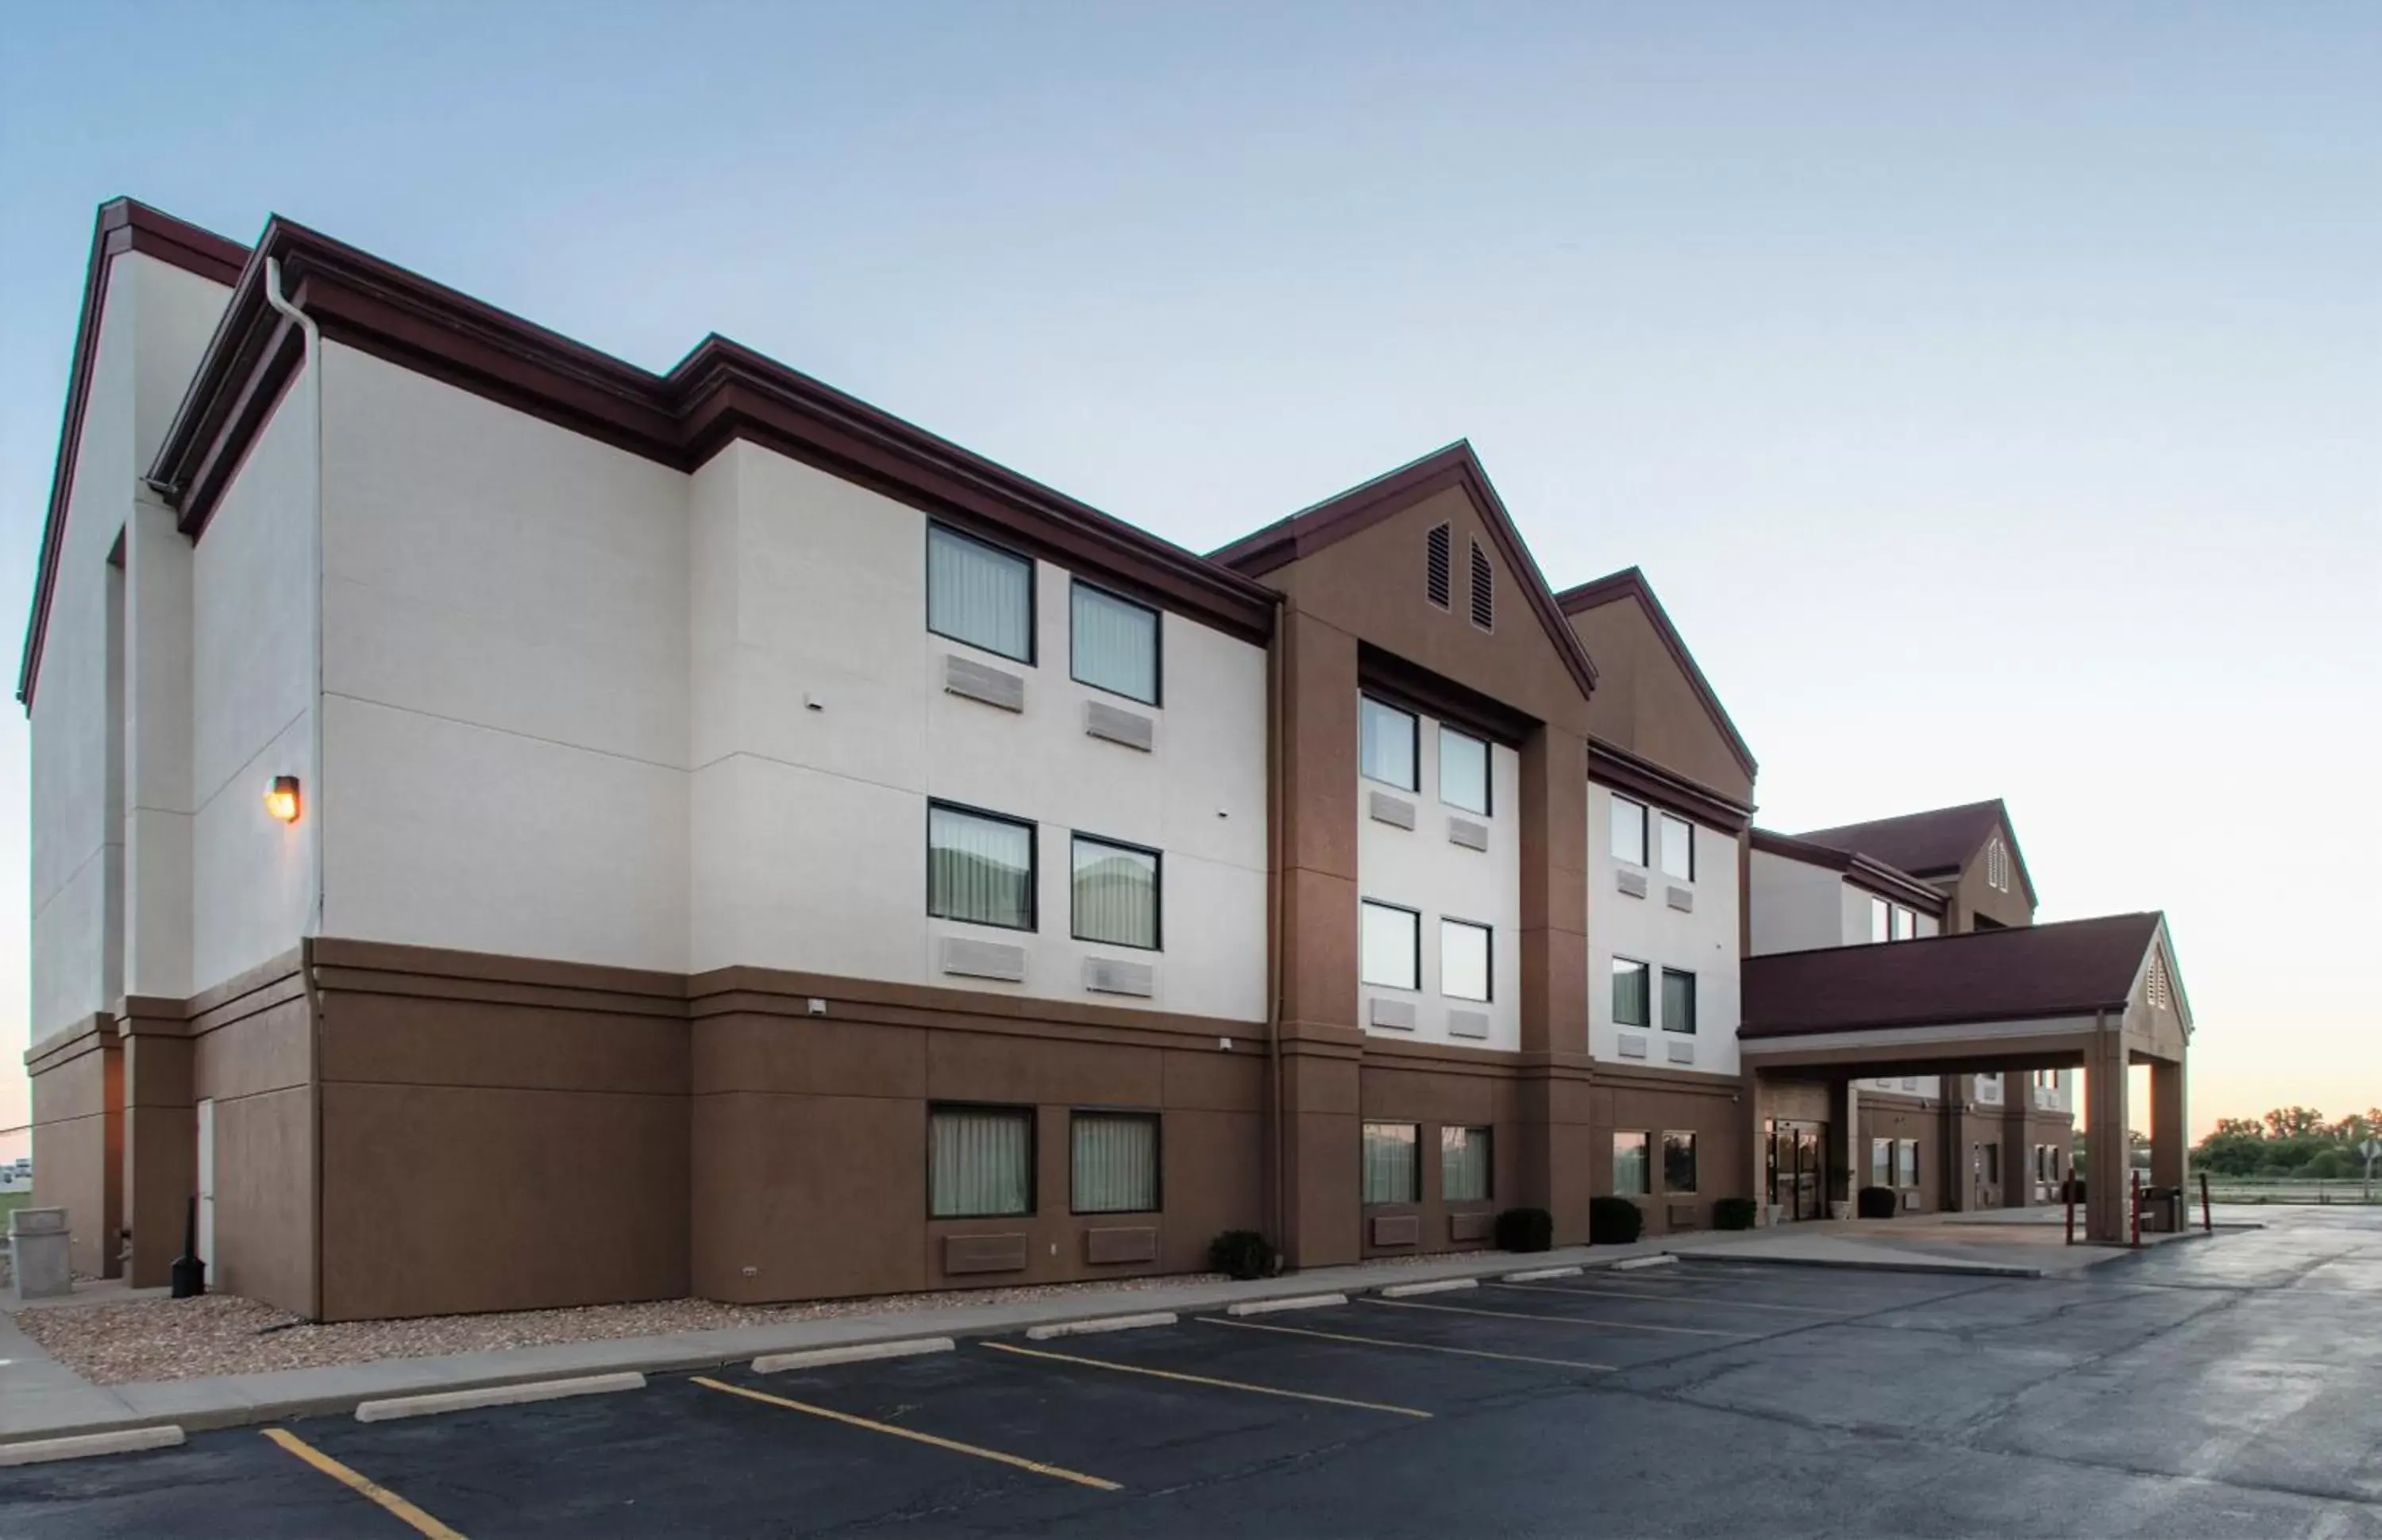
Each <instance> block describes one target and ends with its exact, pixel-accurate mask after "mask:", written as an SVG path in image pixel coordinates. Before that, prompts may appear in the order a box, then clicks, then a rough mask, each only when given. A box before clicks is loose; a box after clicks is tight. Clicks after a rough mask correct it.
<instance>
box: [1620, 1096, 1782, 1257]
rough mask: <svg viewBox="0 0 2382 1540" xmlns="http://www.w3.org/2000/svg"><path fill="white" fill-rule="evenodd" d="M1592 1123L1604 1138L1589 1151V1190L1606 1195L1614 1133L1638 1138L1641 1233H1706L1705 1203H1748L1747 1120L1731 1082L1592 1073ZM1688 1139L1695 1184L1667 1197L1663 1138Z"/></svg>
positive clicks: (1709, 1220)
mask: <svg viewBox="0 0 2382 1540" xmlns="http://www.w3.org/2000/svg"><path fill="white" fill-rule="evenodd" d="M1595 1106H1596V1112H1595V1122H1596V1126H1597V1127H1598V1129H1599V1130H1600V1131H1602V1133H1603V1134H1604V1135H1605V1137H1603V1138H1602V1139H1601V1140H1600V1141H1599V1142H1598V1144H1599V1147H1598V1149H1597V1151H1596V1158H1597V1162H1598V1166H1597V1177H1596V1182H1597V1185H1596V1191H1597V1192H1612V1191H1613V1190H1614V1183H1613V1140H1612V1137H1611V1135H1612V1134H1614V1133H1645V1134H1647V1135H1649V1136H1650V1137H1649V1138H1648V1140H1647V1149H1648V1156H1647V1163H1648V1167H1649V1174H1648V1179H1647V1184H1648V1186H1649V1187H1650V1188H1651V1190H1652V1191H1651V1192H1648V1193H1646V1194H1644V1195H1642V1196H1640V1195H1637V1194H1632V1196H1635V1197H1637V1199H1638V1205H1639V1209H1640V1210H1642V1211H1643V1212H1644V1214H1645V1216H1646V1229H1645V1233H1647V1234H1649V1235H1670V1234H1675V1233H1677V1232H1680V1231H1684V1230H1696V1229H1710V1228H1712V1224H1713V1204H1714V1203H1715V1202H1717V1201H1718V1200H1719V1199H1722V1198H1750V1197H1752V1196H1753V1194H1752V1193H1751V1192H1748V1191H1747V1190H1746V1180H1747V1175H1748V1173H1749V1172H1750V1170H1751V1166H1750V1155H1749V1154H1748V1152H1747V1148H1746V1142H1747V1138H1748V1130H1749V1129H1750V1127H1751V1126H1752V1121H1751V1118H1750V1116H1749V1114H1748V1113H1747V1110H1746V1108H1745V1106H1744V1093H1743V1089H1742V1087H1741V1085H1740V1083H1739V1082H1736V1081H1718V1082H1710V1081H1699V1080H1695V1079H1691V1078H1689V1077H1688V1076H1684V1075H1680V1076H1662V1075H1657V1074H1654V1073H1651V1072H1649V1071H1645V1070H1639V1071H1635V1072H1633V1071H1631V1070H1627V1069H1600V1070H1599V1071H1598V1075H1597V1089H1596V1098H1595ZM1674 1132H1676V1133H1692V1134H1694V1135H1695V1139H1696V1182H1695V1186H1694V1187H1693V1188H1692V1189H1688V1190H1684V1191H1674V1190H1672V1188H1671V1187H1670V1186H1669V1184H1668V1182H1667V1180H1666V1178H1665V1173H1664V1158H1663V1136H1664V1134H1666V1133H1674Z"/></svg>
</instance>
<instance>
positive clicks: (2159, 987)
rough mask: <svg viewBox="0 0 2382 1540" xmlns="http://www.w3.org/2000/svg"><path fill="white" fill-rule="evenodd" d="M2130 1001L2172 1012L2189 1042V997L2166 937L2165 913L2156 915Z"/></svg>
mask: <svg viewBox="0 0 2382 1540" xmlns="http://www.w3.org/2000/svg"><path fill="white" fill-rule="evenodd" d="M2133 998H2134V1000H2135V1002H2136V1003H2137V1004H2140V1005H2143V1006H2145V1007H2148V1008H2151V1009H2153V1010H2155V1011H2156V1010H2167V1011H2172V1012H2174V1013H2175V1019H2176V1021H2177V1022H2178V1023H2179V1024H2180V1025H2181V1027H2182V1028H2183V1035H2184V1038H2185V1040H2186V1041H2189V1040H2190V1039H2191V1037H2192V997H2191V996H2188V995H2186V994H2185V993H2184V992H2183V974H2182V973H2181V972H2179V970H2178V969H2177V968H2176V965H2175V943H2174V941H2173V939H2172V938H2170V937H2169V936H2168V935H2167V916H2166V915H2164V914H2161V915H2159V916H2158V926H2157V928H2156V929H2155V931H2154V932H2153V933H2152V935H2151V944H2150V946H2149V947H2148V948H2147V949H2146V950H2145V951H2144V952H2143V964H2142V968H2141V970H2140V971H2139V972H2136V974H2135V975H2134V987H2133Z"/></svg>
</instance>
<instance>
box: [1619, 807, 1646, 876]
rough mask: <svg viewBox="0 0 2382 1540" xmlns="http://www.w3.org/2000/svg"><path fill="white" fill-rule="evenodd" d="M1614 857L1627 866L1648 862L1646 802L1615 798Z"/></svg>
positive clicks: (1641, 864)
mask: <svg viewBox="0 0 2382 1540" xmlns="http://www.w3.org/2000/svg"><path fill="white" fill-rule="evenodd" d="M1613 859H1614V860H1615V861H1617V862H1621V863H1622V864H1624V865H1625V866H1643V865H1645V864H1646V804H1645V803H1643V802H1633V801H1630V800H1629V799H1628V798H1627V797H1615V798H1614V799H1613Z"/></svg>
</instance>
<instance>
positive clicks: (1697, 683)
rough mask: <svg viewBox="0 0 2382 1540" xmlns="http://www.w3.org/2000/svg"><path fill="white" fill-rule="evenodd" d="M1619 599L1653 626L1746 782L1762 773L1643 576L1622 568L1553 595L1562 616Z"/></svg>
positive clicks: (1628, 568)
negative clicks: (1632, 603)
mask: <svg viewBox="0 0 2382 1540" xmlns="http://www.w3.org/2000/svg"><path fill="white" fill-rule="evenodd" d="M1620 599H1635V600H1636V601H1638V606H1639V608H1640V609H1642V610H1644V611H1645V612H1646V618H1647V619H1648V620H1649V621H1651V622H1652V624H1653V627H1654V634H1655V635H1656V636H1659V637H1661V638H1662V639H1663V646H1664V650H1665V651H1667V652H1668V653H1669V654H1671V660H1672V661H1673V662H1674V663H1676V664H1677V665H1678V666H1679V672H1681V673H1683V674H1685V675H1686V676H1687V677H1688V688H1689V689H1691V690H1693V691H1695V693H1696V699H1697V700H1698V701H1699V702H1700V703H1702V705H1703V708H1704V715H1707V716H1709V717H1711V718H1712V722H1713V727H1716V728H1718V729H1719V731H1720V736H1721V739H1722V740H1723V741H1725V743H1727V745H1728V752H1729V754H1730V755H1731V757H1733V758H1734V759H1735V760H1736V761H1737V764H1738V766H1739V767H1740V768H1742V769H1743V770H1744V771H1745V774H1746V776H1747V778H1748V779H1750V778H1752V777H1753V776H1755V775H1756V774H1758V773H1759V771H1760V769H1761V767H1760V766H1759V765H1758V764H1755V763H1754V759H1753V751H1752V750H1751V749H1750V748H1748V747H1746V743H1745V739H1744V737H1743V736H1742V735H1741V734H1739V733H1738V732H1737V724H1736V723H1735V722H1732V721H1730V720H1729V716H1728V708H1727V707H1725V706H1724V705H1722V704H1721V703H1720V696H1719V694H1718V693H1716V692H1715V691H1713V687H1712V681H1711V680H1710V679H1707V678H1704V671H1703V670H1702V669H1701V668H1700V667H1698V666H1697V665H1696V657H1695V654H1693V653H1690V652H1688V644H1687V643H1686V642H1684V641H1682V640H1680V637H1679V629H1678V628H1677V627H1676V626H1674V625H1672V624H1671V617H1670V615H1669V614H1668V613H1667V612H1665V611H1664V608H1663V601H1662V600H1660V599H1657V598H1656V597H1654V586H1653V584H1651V583H1650V582H1648V581H1646V574H1645V573H1643V572H1641V571H1639V569H1638V568H1635V567H1625V568H1622V569H1621V570H1620V571H1618V572H1615V573H1612V574H1610V575H1609V576H1606V577H1602V578H1597V579H1595V580H1593V581H1589V582H1584V583H1581V584H1580V585H1579V586H1578V587H1577V588H1567V589H1565V590H1564V591H1563V592H1562V593H1558V594H1556V595H1555V607H1556V608H1557V609H1559V610H1561V611H1563V612H1564V614H1565V615H1578V614H1579V613H1580V612H1581V611H1583V610H1591V609H1595V608H1597V607H1598V606H1599V605H1609V604H1612V603H1614V602H1615V601H1616V600H1620Z"/></svg>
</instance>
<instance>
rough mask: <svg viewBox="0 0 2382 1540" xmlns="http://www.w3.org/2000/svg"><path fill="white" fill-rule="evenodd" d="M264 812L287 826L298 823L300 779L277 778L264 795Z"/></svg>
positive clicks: (292, 777)
mask: <svg viewBox="0 0 2382 1540" xmlns="http://www.w3.org/2000/svg"><path fill="white" fill-rule="evenodd" d="M264 811H265V812H266V813H270V814H272V815H273V816H274V817H276V818H278V819H279V820H281V822H283V823H285V824H294V823H296V822H298V777H297V776H274V777H273V785H272V787H271V788H268V789H267V790H266V791H265V793H264Z"/></svg>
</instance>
